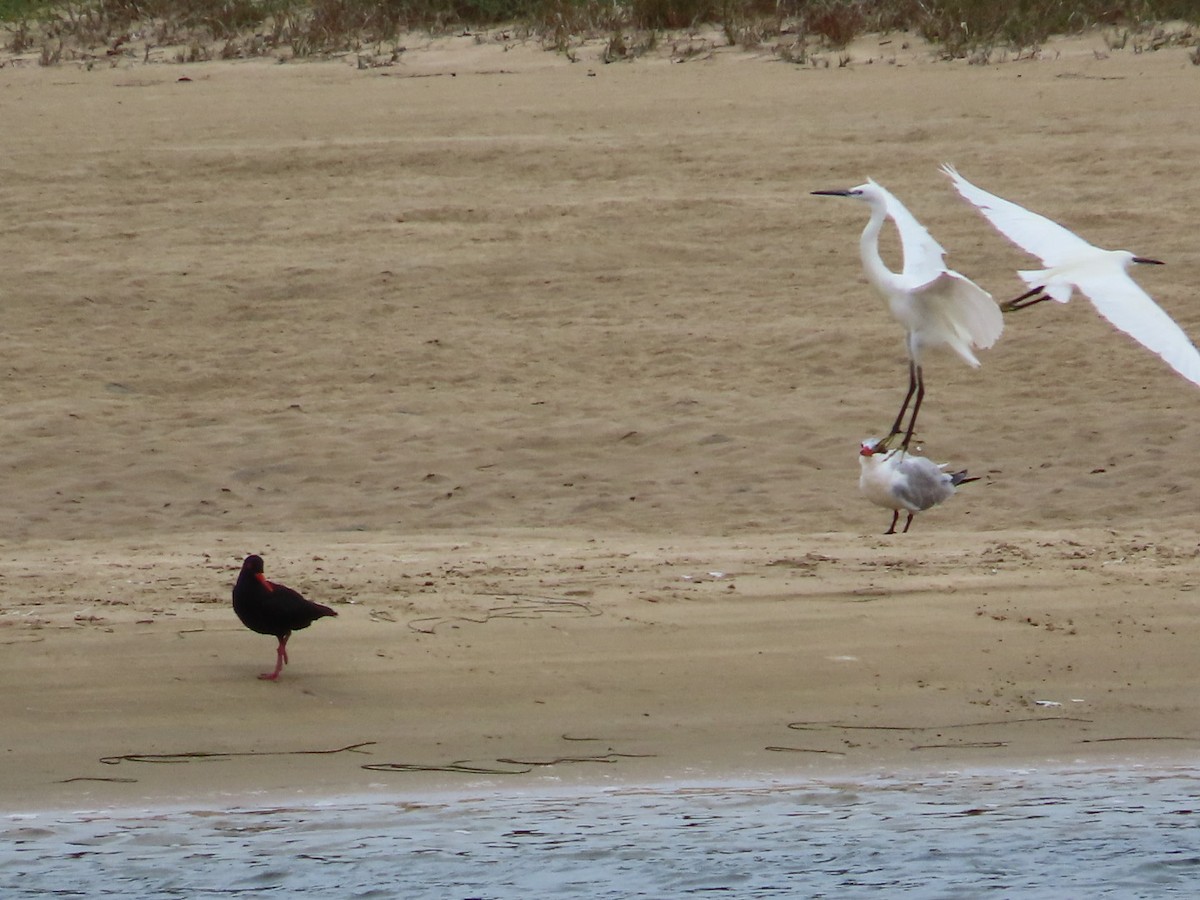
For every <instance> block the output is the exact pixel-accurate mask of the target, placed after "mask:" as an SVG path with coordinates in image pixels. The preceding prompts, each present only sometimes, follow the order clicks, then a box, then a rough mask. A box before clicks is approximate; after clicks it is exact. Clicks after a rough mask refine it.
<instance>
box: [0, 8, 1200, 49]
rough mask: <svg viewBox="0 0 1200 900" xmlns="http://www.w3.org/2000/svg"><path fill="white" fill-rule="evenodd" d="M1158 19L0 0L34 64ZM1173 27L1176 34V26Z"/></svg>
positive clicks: (1001, 28)
mask: <svg viewBox="0 0 1200 900" xmlns="http://www.w3.org/2000/svg"><path fill="white" fill-rule="evenodd" d="M1165 21H1182V22H1185V23H1189V24H1190V23H1197V22H1200V0H0V42H3V43H4V44H5V45H6V47H7V49H9V50H11V51H13V52H18V53H22V52H36V51H38V50H39V49H40V51H41V58H42V62H43V63H46V64H50V63H54V62H58V61H59V60H60V59H63V58H72V57H74V58H95V57H96V56H97V55H99V56H104V55H107V56H109V57H113V56H117V57H120V56H127V55H129V54H131V53H133V52H134V51H133V48H134V47H135V46H137V47H140V48H142V52H144V53H145V54H147V55H148V54H149V50H150V48H152V47H167V46H173V47H182V48H185V49H184V50H180V51H179V52H178V54H177V57H176V58H177V59H178V60H180V61H190V60H195V59H206V58H210V57H212V56H223V57H233V56H255V55H269V54H280V55H283V54H285V53H286V54H287V55H292V56H309V55H314V54H322V53H331V52H339V51H347V50H362V49H364V48H376V49H377V50H379V51H382V50H383V45H384V44H386V43H388V42H395V41H396V40H397V39H398V38H399V37H400V36H401V35H403V34H406V33H409V32H414V31H421V32H430V33H446V32H449V31H452V30H460V31H461V30H463V29H483V28H491V27H496V26H500V25H504V26H505V28H506V29H508V30H510V31H511V32H512V33H514V34H515V35H517V36H518V37H521V38H530V39H534V40H538V41H541V42H542V44H543V45H544V46H546V47H547V48H549V49H554V50H558V51H560V52H564V53H568V54H570V53H571V52H572V47H574V46H577V45H578V44H579V43H580V42H581V41H582V40H584V39H587V38H594V37H602V38H607V40H608V49H607V50H606V53H605V58H606V59H621V58H628V57H631V56H635V55H637V53H638V52H644V51H645V50H647V49H651V48H653V47H654V46H656V45H657V44H658V43H659V42H660V40H661V39H662V36H663V35H665V34H675V35H679V34H684V35H687V34H689V33H691V32H695V31H696V30H698V29H701V28H703V27H706V26H707V27H716V28H719V29H721V31H722V32H723V34H724V35H725V37H726V39H727V40H729V41H730V42H731V43H735V44H739V45H742V46H747V47H758V46H766V47H770V48H771V49H773V50H774V51H775V52H776V53H778V54H779V55H780V56H781V57H783V58H784V59H790V60H793V61H796V62H804V61H806V59H807V58H808V55H809V51H810V49H823V50H834V51H837V50H841V49H842V48H845V47H846V46H847V44H849V43H850V41H852V40H853V39H854V38H855V37H856V36H858V35H860V34H864V33H871V32H884V33H886V32H892V31H902V30H903V31H912V32H915V33H917V34H919V35H921V36H922V37H923V38H925V39H927V40H929V41H930V42H932V43H933V44H935V45H936V46H938V47H939V48H940V49H941V52H942V53H943V55H945V56H947V57H962V56H970V55H972V54H979V53H981V52H982V53H985V54H987V53H990V52H991V51H992V49H993V48H998V47H1004V48H1010V49H1014V50H1017V51H1020V50H1022V49H1026V48H1032V47H1036V46H1037V45H1038V44H1040V43H1041V42H1043V41H1045V40H1046V38H1048V37H1049V36H1050V35H1054V34H1070V33H1075V32H1079V31H1081V30H1083V29H1086V28H1091V27H1096V26H1105V27H1109V28H1111V29H1114V30H1115V33H1116V34H1117V35H1118V37H1114V38H1113V40H1112V41H1111V42H1110V45H1111V46H1114V47H1119V46H1124V41H1126V40H1128V39H1129V35H1130V34H1131V33H1134V34H1140V33H1144V32H1147V31H1148V30H1150V29H1151V26H1152V25H1153V24H1154V23H1159V22H1165ZM1122 33H1123V35H1124V37H1119V35H1121V34H1122ZM1174 40H1175V42H1179V41H1181V40H1183V41H1188V42H1190V31H1188V32H1184V33H1183V37H1182V38H1181V37H1180V36H1179V35H1176V36H1175V37H1174ZM672 46H677V44H673V45H672ZM687 46H688V47H689V48H692V50H694V45H693V44H692V43H691V42H690V41H689V43H688V45H687ZM681 52H691V51H689V50H685V51H681ZM844 58H845V59H846V60H848V59H849V57H848V56H846V57H844Z"/></svg>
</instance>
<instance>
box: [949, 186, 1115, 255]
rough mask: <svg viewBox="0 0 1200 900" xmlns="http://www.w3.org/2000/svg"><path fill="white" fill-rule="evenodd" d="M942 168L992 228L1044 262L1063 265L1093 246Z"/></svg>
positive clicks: (1056, 225) (1052, 223) (1057, 225)
mask: <svg viewBox="0 0 1200 900" xmlns="http://www.w3.org/2000/svg"><path fill="white" fill-rule="evenodd" d="M942 171H943V172H945V173H946V174H947V175H949V176H950V180H951V181H952V182H954V187H955V190H957V191H958V192H959V194H961V195H962V196H963V199H965V200H966V201H967V202H968V203H971V204H972V205H974V206H975V207H976V208H977V209H978V210H979V211H980V212H981V213H983V215H984V217H985V218H986V219H987V220H988V221H989V222H991V223H992V227H994V228H995V229H996V230H997V231H999V232H1000V233H1001V234H1002V235H1004V236H1005V237H1006V238H1008V239H1009V240H1010V241H1012V242H1013V243H1014V244H1016V245H1017V246H1018V247H1020V248H1021V249H1022V250H1025V251H1026V252H1028V253H1032V254H1033V255H1034V256H1036V257H1038V258H1039V259H1040V260H1041V261H1042V263H1043V265H1046V266H1050V267H1053V266H1061V265H1062V264H1063V263H1066V262H1070V261H1071V260H1073V259H1075V258H1076V257H1078V256H1080V255H1081V254H1082V253H1085V252H1087V251H1089V250H1092V249H1093V247H1092V245H1091V244H1089V243H1088V242H1087V241H1085V240H1084V239H1083V238H1081V237H1079V236H1078V235H1076V234H1074V233H1073V232H1070V231H1067V229H1065V228H1063V227H1062V226H1061V225H1059V224H1058V223H1057V222H1051V221H1050V220H1049V219H1047V218H1046V217H1045V216H1039V215H1038V214H1037V213H1034V212H1030V211H1029V210H1027V209H1025V208H1024V207H1021V206H1017V204H1015V203H1010V202H1009V201H1008V200H1005V199H1004V198H1002V197H997V196H996V195H995V194H989V193H988V192H987V191H985V190H983V189H982V188H977V187H975V185H973V184H971V182H969V181H967V179H965V178H963V177H962V176H961V175H959V174H958V172H956V171H955V170H954V167H953V166H949V165H944V166H942Z"/></svg>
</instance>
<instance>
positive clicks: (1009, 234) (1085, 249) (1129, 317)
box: [942, 165, 1200, 384]
mask: <svg viewBox="0 0 1200 900" xmlns="http://www.w3.org/2000/svg"><path fill="white" fill-rule="evenodd" d="M942 171H943V172H945V173H946V174H947V175H948V176H950V180H951V181H952V182H954V187H955V188H956V189H957V190H958V192H959V193H960V194H961V195H962V196H963V198H964V199H965V200H967V201H968V202H969V203H971V204H972V205H973V206H975V207H976V208H977V209H978V210H979V211H980V212H981V213H982V214H983V216H984V218H986V219H987V220H988V221H989V222H991V223H992V226H993V227H994V228H995V229H996V230H997V231H999V232H1000V233H1001V234H1002V235H1004V236H1005V237H1006V238H1008V239H1009V240H1010V241H1012V242H1013V243H1014V244H1016V245H1017V246H1018V247H1020V248H1021V249H1022V250H1024V251H1025V252H1027V253H1031V254H1033V255H1034V256H1036V257H1038V258H1039V259H1040V260H1041V261H1042V264H1043V265H1044V266H1046V268H1045V269H1037V270H1030V271H1021V272H1017V274H1018V275H1020V276H1021V278H1022V279H1023V280H1024V282H1025V283H1026V284H1027V285H1029V287H1030V290H1028V291H1026V292H1025V293H1024V294H1022V295H1021V296H1020V297H1017V298H1016V299H1014V300H1010V301H1009V302H1008V303H1005V304H1004V305H1003V308H1004V310H1005V311H1009V310H1017V309H1024V308H1025V307H1027V306H1032V305H1033V304H1034V303H1039V302H1041V301H1042V300H1045V299H1046V298H1047V297H1049V298H1050V299H1052V300H1057V301H1058V302H1059V303H1066V302H1067V301H1068V300H1070V299H1071V294H1072V293H1073V291H1074V290H1075V289H1076V288H1077V289H1078V290H1079V291H1080V292H1081V293H1082V294H1084V296H1086V297H1087V298H1088V299H1089V300H1091V301H1092V305H1093V306H1095V307H1096V311H1097V312H1099V313H1100V315H1102V316H1104V318H1106V319H1108V321H1109V322H1111V323H1112V324H1113V325H1114V326H1115V327H1117V328H1119V329H1120V330H1121V331H1124V332H1125V333H1126V334H1128V335H1129V336H1130V337H1132V338H1133V339H1134V340H1136V341H1138V342H1139V343H1140V344H1142V345H1143V346H1144V347H1146V348H1147V349H1148V350H1152V351H1153V352H1154V353H1157V354H1158V355H1159V356H1160V357H1162V359H1163V360H1164V361H1165V362H1166V363H1167V365H1169V366H1170V367H1171V368H1173V369H1174V370H1175V371H1176V372H1178V373H1179V374H1180V375H1182V376H1183V377H1184V378H1186V379H1187V380H1188V381H1191V382H1193V383H1195V384H1200V353H1197V352H1196V348H1195V346H1194V345H1193V344H1192V342H1191V340H1190V339H1189V338H1188V336H1187V335H1186V334H1185V333H1184V331H1183V329H1182V328H1180V327H1179V326H1178V325H1177V324H1175V320H1174V319H1172V318H1171V317H1170V316H1169V315H1167V314H1166V313H1165V312H1163V310H1162V309H1161V308H1160V307H1159V305H1158V304H1157V303H1155V302H1154V301H1153V300H1152V299H1150V296H1149V295H1148V294H1147V293H1146V292H1145V291H1143V290H1142V289H1141V288H1140V287H1138V285H1137V284H1136V283H1135V282H1134V281H1133V279H1132V278H1130V277H1129V272H1128V270H1129V267H1130V266H1131V265H1134V264H1135V263H1144V264H1149V265H1156V266H1161V265H1162V262H1161V261H1160V260H1157V259H1148V258H1146V257H1144V256H1134V255H1133V254H1132V253H1130V252H1129V251H1128V250H1104V249H1102V248H1100V247H1093V246H1092V245H1091V244H1089V243H1088V242H1087V241H1085V240H1084V239H1083V238H1081V237H1079V236H1078V235H1076V234H1074V233H1072V232H1070V231H1068V230H1067V229H1065V228H1063V227H1062V226H1061V225H1059V224H1058V223H1057V222H1052V221H1050V220H1049V219H1047V218H1046V217H1045V216H1039V215H1038V214H1037V213H1034V212H1030V211H1029V210H1027V209H1024V208H1023V207H1020V206H1017V204H1015V203H1011V202H1009V201H1008V200H1005V199H1003V198H1001V197H997V196H996V195H995V194H989V193H988V192H987V191H985V190H983V189H982V188H978V187H976V186H975V185H973V184H971V182H969V181H967V179H965V178H963V177H962V176H961V175H959V174H958V172H956V171H955V170H954V168H953V167H952V166H948V165H946V166H942Z"/></svg>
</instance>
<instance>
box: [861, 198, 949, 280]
mask: <svg viewBox="0 0 1200 900" xmlns="http://www.w3.org/2000/svg"><path fill="white" fill-rule="evenodd" d="M867 181H868V182H870V183H871V184H873V185H875V187H877V188H879V193H880V194H882V195H883V200H884V206H885V208H886V209H887V214H888V216H889V217H890V218H891V220H892V221H893V222H895V223H896V229H897V230H898V231H899V232H900V247H901V249H902V250H903V251H904V271H903V274H904V277H905V278H908V279H911V280H912V281H913V282H914V283H915V284H920V283H921V282H924V281H929V280H931V279H933V278H936V277H937V276H938V273H940V272H941V271H942V270H943V269H944V268H945V266H944V265H943V264H942V258H943V257H944V256H945V255H946V251H945V250H944V249H943V248H942V245H941V244H939V243H938V242H937V241H935V240H934V239H933V235H931V234H930V233H929V232H928V231H926V230H925V226H924V225H922V224H921V223H920V222H918V221H917V220H916V218H914V217H913V214H912V213H910V212H909V211H908V209H907V208H906V207H905V205H904V204H903V203H901V202H900V201H899V200H897V199H896V198H895V197H894V196H893V195H892V193H891V192H890V191H889V190H888V189H887V188H885V187H883V186H882V185H880V184H876V182H874V181H872V180H871V179H869V178H868V179H867Z"/></svg>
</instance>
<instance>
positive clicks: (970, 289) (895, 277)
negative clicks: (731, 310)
mask: <svg viewBox="0 0 1200 900" xmlns="http://www.w3.org/2000/svg"><path fill="white" fill-rule="evenodd" d="M813 193H814V194H821V195H824V196H829V197H852V198H854V199H856V200H862V201H863V202H865V203H867V204H868V205H869V206H870V207H871V218H870V220H869V221H868V222H867V227H866V228H864V229H863V233H862V237H861V238H860V239H859V251H860V253H861V255H862V264H863V271H864V272H866V275H867V281H868V282H870V284H871V286H872V287H873V288H875V290H876V291H877V292H878V293H879V295H880V296H881V297H883V299H884V300H885V301H887V304H888V309H889V310H891V313H892V315H893V316H894V317H895V319H896V321H898V322H899V323H900V324H901V325H902V326H903V327H904V330H905V332H906V333H907V338H906V345H907V348H908V393H907V394H906V395H905V397H904V403H903V404H902V405H901V407H900V413H899V415H897V416H896V421H895V424H893V425H892V430H891V432H890V433H889V434H888V436H887V437H886V438H884V439H883V442H884V444H886V443H887V442H889V441H890V440H891V439H892V438H893V437H895V436H896V435H898V434H900V433H901V431H903V432H904V441H903V442H902V444H901V446H902V447H904V448H905V449H907V448H908V445H909V443H910V442H911V441H912V436H913V430H914V429H915V428H916V425H917V414H918V413H919V412H920V410H921V401H922V400H923V399H924V397H925V378H924V373H923V372H922V369H921V360H922V352H923V351H924V350H925V349H926V348H928V347H937V346H945V347H949V348H950V349H951V350H953V351H954V352H955V353H957V354H958V355H959V356H961V357H962V358H963V360H964V361H965V362H966V363H968V364H969V365H971V366H973V367H976V368H978V367H979V360H978V359H976V358H975V354H974V353H973V352H972V351H973V349H975V348H980V349H986V348H988V347H990V346H992V345H993V344H994V343H996V341H997V340H998V339H999V337H1000V332H1001V331H1003V330H1004V317H1003V316H1002V315H1001V313H1000V307H999V306H997V304H996V301H995V300H993V299H992V295H991V294H989V293H988V292H987V291H985V290H984V289H983V288H981V287H979V285H977V284H975V282H973V281H971V280H970V279H969V278H966V277H965V276H963V275H960V274H958V273H957V272H954V271H952V270H950V269H947V268H946V266H945V264H944V263H943V262H942V258H943V257H944V256H945V253H946V251H945V250H944V249H943V248H942V246H941V245H940V244H939V243H938V242H937V241H935V240H934V239H933V237H932V236H931V235H930V234H929V232H928V231H926V230H925V228H924V227H923V226H922V225H921V223H920V222H918V221H917V220H916V219H915V218H913V215H912V213H910V212H909V211H908V210H907V209H905V207H904V204H902V203H901V202H900V201H899V200H897V199H896V198H895V197H894V196H892V194H891V193H890V192H888V191H887V190H886V189H885V188H883V187H882V186H881V185H878V184H876V183H875V182H874V181H872V180H871V179H867V182H866V184H860V185H859V186H858V187H854V188H848V189H846V190H837V191H813ZM887 218H890V219H891V220H892V221H893V222H894V223H896V229H897V230H898V231H899V232H900V246H901V250H902V251H903V253H904V268H903V270H902V271H900V272H893V271H891V270H890V269H889V268H888V267H887V266H886V265H884V262H883V258H882V257H881V256H880V255H879V232H880V231H881V230H882V228H883V221H884V219H887ZM914 395H915V397H916V400H915V402H913V409H912V417H911V418H910V419H909V422H908V427H907V429H906V428H904V427H903V423H904V414H905V412H906V411H907V410H908V405H909V403H910V402H911V401H913V398H914Z"/></svg>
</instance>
